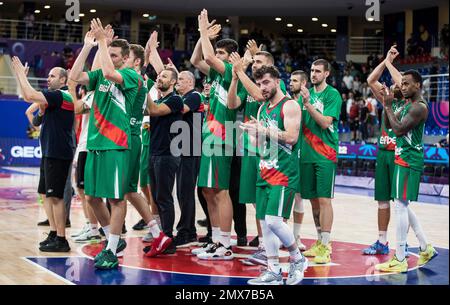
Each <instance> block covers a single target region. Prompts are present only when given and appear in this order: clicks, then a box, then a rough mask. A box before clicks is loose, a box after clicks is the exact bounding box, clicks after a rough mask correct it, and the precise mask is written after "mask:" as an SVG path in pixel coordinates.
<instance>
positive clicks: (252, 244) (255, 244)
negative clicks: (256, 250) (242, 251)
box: [248, 236, 259, 247]
mask: <svg viewBox="0 0 450 305" xmlns="http://www.w3.org/2000/svg"><path fill="white" fill-rule="evenodd" d="M248 245H249V246H250V247H258V246H259V239H258V236H256V237H255V238H253V239H252V240H251V241H250V242H249V243H248Z"/></svg>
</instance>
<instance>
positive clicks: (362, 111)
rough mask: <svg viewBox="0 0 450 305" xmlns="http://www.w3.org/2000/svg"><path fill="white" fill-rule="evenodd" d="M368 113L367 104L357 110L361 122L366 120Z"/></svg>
mask: <svg viewBox="0 0 450 305" xmlns="http://www.w3.org/2000/svg"><path fill="white" fill-rule="evenodd" d="M368 114H369V108H367V106H364V107H361V109H360V111H359V120H360V122H361V123H365V122H366V119H367V116H368Z"/></svg>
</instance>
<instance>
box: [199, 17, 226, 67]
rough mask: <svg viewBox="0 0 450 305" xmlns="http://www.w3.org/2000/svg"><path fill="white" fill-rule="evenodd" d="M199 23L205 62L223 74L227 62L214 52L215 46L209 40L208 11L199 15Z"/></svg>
mask: <svg viewBox="0 0 450 305" xmlns="http://www.w3.org/2000/svg"><path fill="white" fill-rule="evenodd" d="M198 25H199V29H200V40H201V43H202V52H203V57H204V58H205V62H206V63H207V64H208V66H209V67H210V68H212V69H214V70H216V71H217V72H219V73H220V74H221V75H223V74H224V73H225V64H224V63H223V61H221V60H220V59H219V58H217V57H216V55H215V53H214V47H213V45H212V43H211V41H210V40H209V36H208V11H207V10H205V9H204V10H202V12H201V13H200V15H199V16H198Z"/></svg>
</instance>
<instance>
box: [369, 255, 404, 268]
mask: <svg viewBox="0 0 450 305" xmlns="http://www.w3.org/2000/svg"><path fill="white" fill-rule="evenodd" d="M375 270H378V271H382V272H407V271H408V261H407V260H406V258H405V259H404V260H402V261H399V260H398V259H397V256H395V255H394V257H392V258H391V259H390V260H389V261H387V262H385V263H383V264H376V265H375Z"/></svg>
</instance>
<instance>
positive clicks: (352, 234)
mask: <svg viewBox="0 0 450 305" xmlns="http://www.w3.org/2000/svg"><path fill="white" fill-rule="evenodd" d="M9 170H11V171H8V169H7V170H6V173H1V174H0V244H1V245H2V247H0V257H1V259H0V284H33V285H46V284H62V283H66V281H64V280H63V279H60V278H58V277H55V275H54V274H52V273H50V272H48V271H47V270H45V269H44V268H42V267H41V268H40V267H37V265H34V264H31V263H29V262H28V261H26V260H25V259H24V258H23V257H25V256H41V255H43V253H41V252H39V250H38V247H37V244H38V242H39V241H41V240H43V239H44V238H45V234H44V233H46V232H47V230H48V227H38V226H36V224H37V222H38V221H41V220H44V219H45V218H46V217H45V213H44V210H43V208H42V207H41V206H40V205H39V204H38V203H37V196H36V186H37V183H38V176H37V175H36V174H37V169H30V168H27V169H24V168H9ZM19 172H27V173H32V174H34V175H26V174H21V173H19ZM411 206H412V208H413V210H414V211H415V212H416V214H417V216H418V217H419V219H420V221H421V224H422V226H423V228H424V230H425V232H426V234H427V236H428V239H429V241H430V242H431V243H432V244H433V245H435V246H437V247H440V248H447V249H448V247H449V206H448V205H438V204H426V203H413V204H412V205H411ZM333 207H334V224H333V232H332V239H333V240H336V241H345V242H354V243H361V244H370V243H372V242H373V241H374V240H376V237H377V222H376V213H377V204H376V203H375V201H374V200H373V199H372V198H369V197H367V196H361V195H349V194H342V193H336V197H335V199H334V201H333ZM176 215H177V216H176V221H177V220H178V217H179V209H178V208H177V209H176ZM254 216H255V211H254V208H253V207H252V206H248V209H247V225H248V232H249V233H248V234H249V236H254V235H255V234H256V227H255V221H254ZM202 218H204V215H203V212H202V210H201V208H200V206H199V205H198V208H197V219H202ZM139 219H140V217H139V216H138V214H137V212H136V211H135V210H134V208H133V207H131V206H130V207H129V209H128V215H127V218H126V223H127V228H128V233H127V234H126V236H127V237H134V236H142V235H143V234H144V233H141V232H137V231H133V230H132V229H131V226H132V225H133V224H134V223H136V222H137V221H138V220H139ZM71 221H72V227H71V228H70V229H68V232H67V235H68V236H70V234H71V233H73V232H76V231H78V229H79V228H81V227H82V226H83V223H84V217H83V215H82V209H81V206H80V203H79V202H77V201H76V200H74V201H73V204H72V212H71ZM198 232H199V234H200V235H201V234H204V233H205V229H204V228H201V227H198ZM302 236H303V237H305V238H315V228H314V225H313V220H312V217H311V206H310V204H309V202H306V203H305V218H304V223H303V225H302ZM388 238H389V240H390V243H391V245H394V244H395V219H394V217H392V219H391V223H390V226H389V233H388ZM408 243H409V244H410V245H411V246H413V247H414V246H417V245H418V243H417V239H416V237H415V236H414V234H413V233H412V232H410V233H409V236H408ZM70 244H71V248H72V251H71V253H70V254H69V255H73V256H78V255H80V253H79V247H80V246H79V245H78V244H75V243H73V242H71V241H70ZM45 255H46V256H52V254H47V253H46V254H45ZM54 256H58V255H54ZM64 256H66V255H65V254H64Z"/></svg>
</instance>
